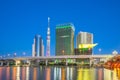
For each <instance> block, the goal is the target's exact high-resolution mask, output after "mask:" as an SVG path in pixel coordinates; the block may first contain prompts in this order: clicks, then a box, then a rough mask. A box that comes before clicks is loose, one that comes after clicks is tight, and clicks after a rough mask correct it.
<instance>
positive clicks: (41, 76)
mask: <svg viewBox="0 0 120 80" xmlns="http://www.w3.org/2000/svg"><path fill="white" fill-rule="evenodd" d="M0 80H120V69H119V68H116V69H114V70H108V69H104V68H90V69H88V68H79V67H42V66H40V67H0Z"/></svg>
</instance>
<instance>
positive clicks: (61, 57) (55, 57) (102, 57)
mask: <svg viewBox="0 0 120 80" xmlns="http://www.w3.org/2000/svg"><path fill="white" fill-rule="evenodd" d="M113 56H114V55H61V56H47V57H46V56H40V57H32V56H26V57H6V58H0V65H1V66H2V65H3V63H4V62H7V63H8V65H9V63H10V62H11V61H15V62H16V65H17V64H19V63H20V62H21V61H23V60H27V62H28V63H30V62H31V61H34V60H36V61H39V62H40V61H45V63H46V65H47V64H48V61H50V60H54V61H55V60H56V59H57V60H63V59H64V60H66V65H67V64H68V63H67V59H90V63H92V62H93V61H94V60H95V59H98V60H99V61H100V60H101V59H102V60H103V59H104V60H108V59H109V58H111V57H113Z"/></svg>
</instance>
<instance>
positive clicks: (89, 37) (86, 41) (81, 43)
mask: <svg viewBox="0 0 120 80" xmlns="http://www.w3.org/2000/svg"><path fill="white" fill-rule="evenodd" d="M76 45H77V48H76V49H75V54H76V55H91V54H92V51H93V50H92V49H93V47H94V46H96V45H97V44H93V34H92V33H88V32H79V34H78V35H77V41H76Z"/></svg>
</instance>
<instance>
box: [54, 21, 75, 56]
mask: <svg viewBox="0 0 120 80" xmlns="http://www.w3.org/2000/svg"><path fill="white" fill-rule="evenodd" d="M74 31H75V29H74V25H73V24H72V23H67V24H59V25H57V26H56V55H73V54H74Z"/></svg>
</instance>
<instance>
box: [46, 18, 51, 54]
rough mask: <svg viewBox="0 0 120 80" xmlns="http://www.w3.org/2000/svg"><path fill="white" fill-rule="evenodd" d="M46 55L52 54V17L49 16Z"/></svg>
mask: <svg viewBox="0 0 120 80" xmlns="http://www.w3.org/2000/svg"><path fill="white" fill-rule="evenodd" d="M46 56H50V18H49V17H48V30H47V48H46Z"/></svg>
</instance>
